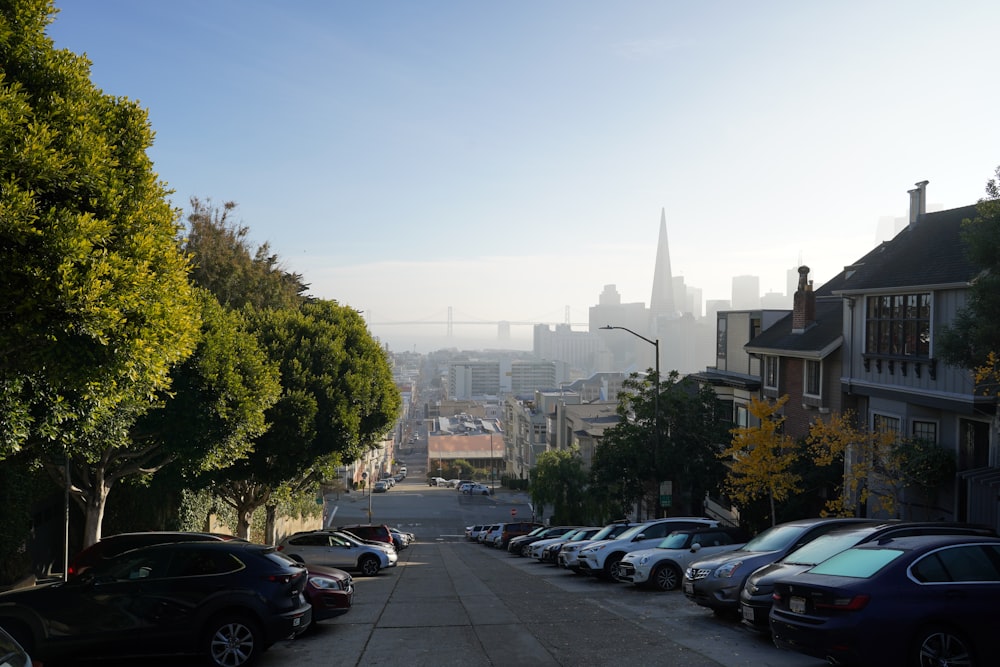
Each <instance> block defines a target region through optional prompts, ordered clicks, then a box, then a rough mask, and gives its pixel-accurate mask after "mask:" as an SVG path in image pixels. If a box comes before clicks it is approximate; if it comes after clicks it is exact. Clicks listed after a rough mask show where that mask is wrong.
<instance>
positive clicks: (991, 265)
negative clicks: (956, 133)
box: [935, 167, 1000, 394]
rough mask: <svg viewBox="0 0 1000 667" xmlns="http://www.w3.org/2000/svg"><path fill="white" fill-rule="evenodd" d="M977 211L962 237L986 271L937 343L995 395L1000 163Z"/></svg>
mask: <svg viewBox="0 0 1000 667" xmlns="http://www.w3.org/2000/svg"><path fill="white" fill-rule="evenodd" d="M976 213H977V215H976V217H975V218H973V219H972V220H966V221H965V222H964V229H963V236H964V240H965V243H966V247H967V252H968V256H969V259H970V261H972V263H973V264H974V265H975V266H977V267H979V268H981V269H982V272H981V273H980V274H979V276H977V277H976V279H975V281H973V284H972V286H971V287H970V288H969V294H968V300H967V302H966V305H965V307H964V308H962V309H961V310H959V312H958V314H957V316H956V317H955V320H954V322H953V323H952V324H951V325H950V326H949V327H946V328H945V330H944V332H943V333H942V334H941V335H940V336H939V337H938V338H937V339H936V341H935V347H936V350H937V351H938V353H939V354H940V355H941V358H942V359H944V360H945V361H947V362H948V363H950V364H953V365H956V366H959V367H961V368H967V369H969V370H970V371H973V372H977V373H978V376H979V380H980V383H981V385H982V384H985V385H986V386H985V387H984V388H985V389H987V391H988V392H989V390H990V389H991V388H992V393H994V394H995V393H996V387H997V386H998V384H1000V371H998V369H1000V367H998V365H997V354H998V353H1000V167H997V170H996V177H995V178H992V179H990V180H989V181H988V182H987V183H986V196H985V197H984V198H982V199H980V200H979V204H978V206H977V207H976Z"/></svg>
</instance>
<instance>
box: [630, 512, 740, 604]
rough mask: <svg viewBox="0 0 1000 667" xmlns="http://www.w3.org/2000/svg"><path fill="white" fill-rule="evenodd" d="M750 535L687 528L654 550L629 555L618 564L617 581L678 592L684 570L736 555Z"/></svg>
mask: <svg viewBox="0 0 1000 667" xmlns="http://www.w3.org/2000/svg"><path fill="white" fill-rule="evenodd" d="M746 541H747V534H746V532H745V531H744V530H743V529H741V528H725V527H721V526H720V527H717V528H688V529H686V530H675V531H674V532H672V533H670V534H669V535H667V536H666V537H665V538H663V540H662V541H660V542H659V543H658V544H657V545H656V546H654V547H653V548H651V549H640V550H638V551H630V552H629V553H627V554H625V557H624V558H622V559H621V561H620V562H619V563H618V579H619V581H625V582H628V583H632V584H635V585H636V586H653V587H654V588H657V589H659V590H661V591H672V590H674V589H675V588H679V587H680V585H681V579H683V578H684V569H685V568H687V566H688V565H690V564H691V562H693V561H695V560H697V559H699V558H704V557H705V556H709V555H713V554H719V553H722V552H725V551H733V550H734V549H738V548H739V547H741V546H743V545H744V544H745V543H746Z"/></svg>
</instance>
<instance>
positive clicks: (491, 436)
mask: <svg viewBox="0 0 1000 667" xmlns="http://www.w3.org/2000/svg"><path fill="white" fill-rule="evenodd" d="M493 465H494V464H493V432H492V431H491V432H490V494H491V495H492V494H493V492H494V488H493Z"/></svg>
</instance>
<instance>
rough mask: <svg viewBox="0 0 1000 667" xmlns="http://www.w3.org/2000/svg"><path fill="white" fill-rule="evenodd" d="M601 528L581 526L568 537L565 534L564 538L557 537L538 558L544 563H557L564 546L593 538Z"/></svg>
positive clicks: (543, 549)
mask: <svg viewBox="0 0 1000 667" xmlns="http://www.w3.org/2000/svg"><path fill="white" fill-rule="evenodd" d="M600 530H601V527H600V526H590V527H588V528H581V529H580V530H577V531H576V532H574V533H573V534H572V535H571V536H570V537H568V538H567V537H566V536H563V537H562V538H558V539H555V540H553V541H552V542H551V543H550V544H547V545H546V546H545V547H543V548H542V553H541V554H539V556H538V560H539V561H541V562H542V563H552V564H553V565H555V564H556V563H557V561H558V558H559V553H560V552H561V551H562V550H563V547H565V546H567V545H569V544H575V543H576V542H583V541H585V540H590V539H593V537H594V535H596V534H597V532H598V531H600ZM564 538H565V539H564Z"/></svg>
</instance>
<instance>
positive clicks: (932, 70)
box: [49, 0, 1000, 351]
mask: <svg viewBox="0 0 1000 667" xmlns="http://www.w3.org/2000/svg"><path fill="white" fill-rule="evenodd" d="M55 6H56V7H57V8H58V9H59V13H58V14H57V15H56V17H55V19H54V21H53V23H52V25H51V26H50V28H49V36H50V37H51V38H52V39H53V40H54V43H55V46H56V47H57V48H66V49H69V50H71V51H74V52H76V53H84V54H86V55H87V57H88V58H89V59H90V61H91V62H92V68H91V80H92V81H93V82H94V84H95V85H96V86H97V87H99V88H101V89H102V90H103V91H104V92H105V93H107V94H110V95H115V96H123V97H128V98H130V99H134V100H138V101H139V103H140V104H141V105H142V106H143V107H145V108H146V109H147V110H148V112H149V120H150V124H151V126H152V128H153V130H154V131H155V133H156V140H155V144H154V145H153V147H152V148H151V149H150V151H149V152H150V156H151V158H152V159H153V161H154V167H155V169H156V171H157V173H158V175H159V177H160V178H161V179H162V180H163V181H165V182H166V183H167V185H168V186H169V187H170V188H171V189H172V190H173V192H174V194H173V195H172V197H173V199H172V201H173V203H174V205H175V206H176V207H177V208H179V209H182V210H184V211H186V210H188V209H189V201H190V198H191V197H192V196H196V197H198V198H200V199H203V200H204V199H208V200H211V201H213V202H215V203H217V204H219V205H221V204H222V203H223V202H226V201H235V202H237V203H238V205H239V207H238V209H237V213H238V216H239V218H238V219H239V221H240V222H241V223H242V224H244V225H246V226H247V227H248V228H249V229H250V236H251V239H252V241H253V242H254V243H256V244H261V243H265V242H266V243H268V244H270V246H271V249H272V250H273V251H274V252H276V253H277V254H278V255H279V257H280V258H281V259H282V261H283V262H284V265H285V267H286V268H287V269H288V270H290V271H294V272H296V273H300V274H302V275H303V277H304V279H305V282H307V283H309V284H310V293H311V294H313V295H315V296H317V297H321V298H325V299H335V300H337V301H338V302H340V303H342V304H347V305H350V306H352V307H354V308H357V309H358V310H361V311H363V312H364V316H365V317H366V318H367V320H368V322H369V326H370V329H371V331H372V333H373V334H374V335H376V336H377V337H378V338H379V339H380V340H381V341H382V342H384V343H385V344H386V345H388V346H389V347H390V348H392V349H394V350H397V351H402V350H408V349H414V350H417V351H428V348H429V349H436V348H437V347H444V346H451V344H452V343H449V342H448V341H447V339H444V338H443V336H444V334H445V326H444V325H443V324H441V322H444V321H446V320H447V319H448V312H449V309H451V314H452V316H451V317H452V319H453V320H454V321H468V322H496V321H498V320H508V321H515V322H518V321H525V322H548V323H551V324H556V323H561V322H566V321H567V312H568V313H569V321H570V322H573V323H585V322H587V317H588V308H589V307H590V306H592V305H595V304H596V303H597V301H598V297H599V295H600V293H601V292H602V290H603V289H604V286H605V285H609V284H614V285H616V286H617V290H618V292H619V293H620V294H621V298H622V301H623V302H645V303H647V304H648V303H649V300H650V293H651V290H652V281H653V269H654V261H655V254H656V244H657V235H658V231H659V223H660V215H661V211H663V212H664V213H665V216H666V222H667V232H668V237H669V244H670V254H671V263H672V268H673V273H674V275H675V276H676V275H680V276H683V277H684V280H685V283H686V284H687V285H689V286H692V287H697V288H700V289H701V290H702V295H703V298H704V299H706V300H708V299H729V298H730V297H731V288H732V277H733V276H739V275H756V276H759V277H760V287H761V291H762V292H768V291H777V292H784V291H785V286H786V272H787V271H788V270H789V269H791V268H794V267H796V266H798V265H799V264H806V265H808V266H809V267H810V269H811V274H810V277H811V278H812V279H813V280H814V282H815V284H816V285H821V284H822V283H823V282H825V281H826V280H829V279H830V278H832V277H833V276H834V275H836V274H837V272H839V271H840V270H841V269H842V268H843V266H844V265H846V264H850V263H851V262H852V261H854V260H855V259H858V258H859V257H861V256H862V255H864V254H865V253H866V252H867V251H868V250H870V249H871V248H872V247H874V246H875V245H876V244H877V242H879V241H881V240H886V238H888V237H886V236H885V235H884V233H883V234H881V235H880V233H879V224H880V220H882V219H884V218H886V217H893V218H901V217H905V216H906V215H907V211H908V206H909V197H908V195H907V191H908V190H910V189H912V188H913V187H914V184H915V183H916V182H918V181H923V180H927V181H929V185H928V186H927V200H928V204H929V208H931V209H935V208H943V209H948V208H955V207H959V206H965V205H968V204H972V203H975V202H976V201H977V200H978V199H979V198H980V197H982V196H983V195H984V186H985V183H986V181H987V180H988V179H990V178H992V177H993V176H994V175H995V172H996V168H997V166H998V165H1000V123H997V122H996V110H997V109H998V108H1000V99H998V98H1000V87H998V86H997V85H996V83H995V79H996V52H995V41H996V40H995V32H996V26H997V25H1000V3H998V2H996V1H995V0H983V1H980V0H965V1H963V2H960V3H944V2H939V1H925V0H909V1H906V2H902V1H897V0H884V1H872V0H842V1H840V2H835V3H834V2H802V1H800V0H794V1H767V0H762V1H761V2H753V3H749V2H744V1H736V0H733V1H718V2H713V1H705V2H682V1H679V0H649V1H631V0H621V1H619V2H613V3H611V2H602V1H595V0H573V1H570V0H563V1H555V0H552V1H545V0H538V1H533V2H528V1H521V2H517V1H515V2H504V3H487V2H463V1H461V0H426V1H419V2H418V1H413V0H386V1H373V2H347V1H339V0H297V1H295V2H279V1H278V0H272V1H264V0H144V1H142V2H136V1H135V0H56V2H55ZM883 228H884V225H883ZM414 321H417V322H422V323H428V324H421V325H403V324H399V323H402V322H414ZM430 323H435V324H430ZM455 334H456V336H467V337H469V338H475V337H481V338H482V337H485V338H487V339H489V338H491V337H492V338H493V339H495V336H496V327H495V326H494V325H475V326H472V325H470V326H468V327H464V328H463V327H459V326H456V327H455ZM512 337H513V338H514V339H515V340H514V341H512V342H511V344H510V345H509V347H515V348H517V347H521V348H523V349H530V327H520V326H515V327H513V328H512Z"/></svg>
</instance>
